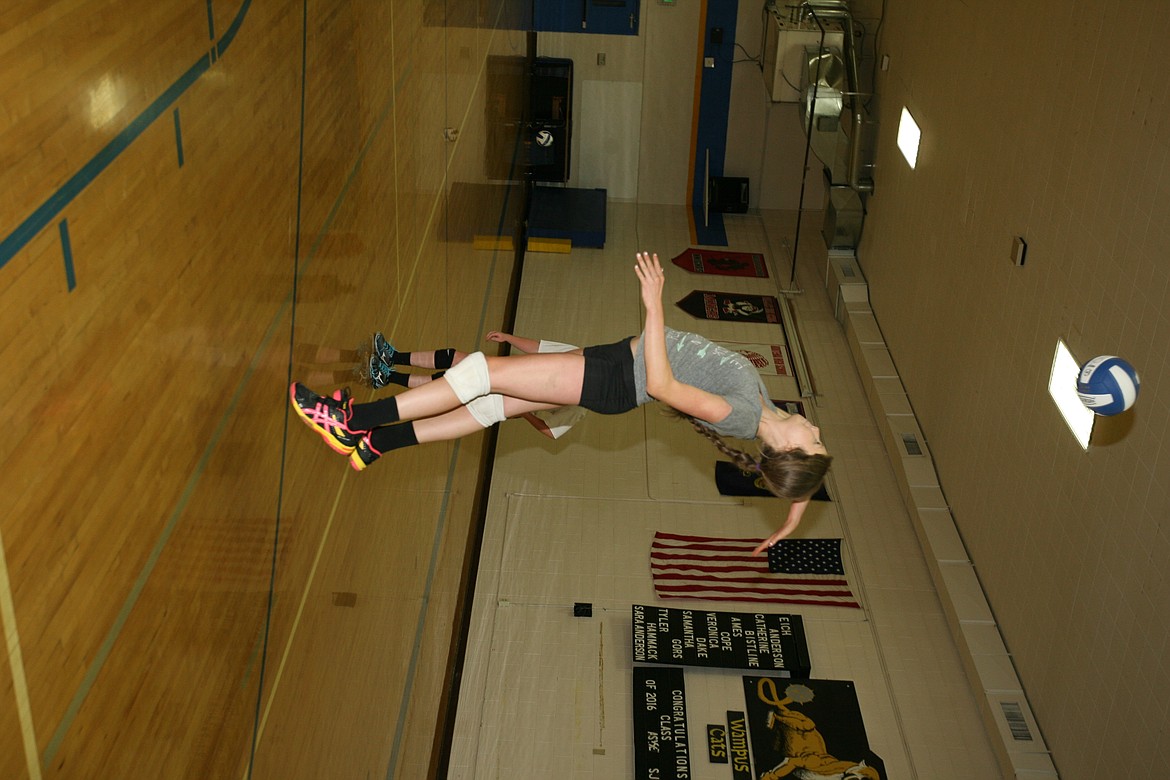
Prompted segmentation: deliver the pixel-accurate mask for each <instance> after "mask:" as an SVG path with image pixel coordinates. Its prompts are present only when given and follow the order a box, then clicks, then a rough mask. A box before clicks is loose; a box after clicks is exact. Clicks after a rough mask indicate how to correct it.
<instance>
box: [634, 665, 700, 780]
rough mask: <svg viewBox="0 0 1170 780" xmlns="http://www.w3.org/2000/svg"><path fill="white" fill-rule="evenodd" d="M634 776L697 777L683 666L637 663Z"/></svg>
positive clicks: (652, 779)
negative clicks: (693, 770) (692, 754)
mask: <svg viewBox="0 0 1170 780" xmlns="http://www.w3.org/2000/svg"><path fill="white" fill-rule="evenodd" d="M634 777H636V778H639V780H690V778H692V777H694V773H693V772H692V771H691V756H690V738H689V735H688V733H687V697H686V687H685V686H684V684H683V670H682V669H672V668H669V667H665V668H664V667H651V666H635V667H634Z"/></svg>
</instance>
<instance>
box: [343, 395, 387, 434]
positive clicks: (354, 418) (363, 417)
mask: <svg viewBox="0 0 1170 780" xmlns="http://www.w3.org/2000/svg"><path fill="white" fill-rule="evenodd" d="M350 408H351V410H352V413H351V414H350V416H349V420H348V421H347V423H346V424H347V425H348V427H349V429H350V430H351V431H372V430H374V429H375V428H377V427H379V426H381V425H389V424H390V423H395V422H398V399H396V398H394V397H393V396H391V397H390V398H381V399H379V400H377V401H372V402H370V403H368V404H354V405H353V406H352V407H350Z"/></svg>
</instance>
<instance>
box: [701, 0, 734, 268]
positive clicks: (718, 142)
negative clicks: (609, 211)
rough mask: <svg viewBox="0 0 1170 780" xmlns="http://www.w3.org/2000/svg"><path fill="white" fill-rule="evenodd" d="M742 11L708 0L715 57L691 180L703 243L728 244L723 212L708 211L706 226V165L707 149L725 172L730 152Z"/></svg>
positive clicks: (707, 46)
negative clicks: (734, 51)
mask: <svg viewBox="0 0 1170 780" xmlns="http://www.w3.org/2000/svg"><path fill="white" fill-rule="evenodd" d="M738 15H739V2H738V0H736V2H713V3H708V4H707V19H706V31H705V32H704V34H703V52H702V54H701V55H700V56H702V57H713V58H714V59H715V67H714V68H703V75H702V76H701V82H700V85H699V123H698V128H697V129H698V132H697V134H696V144H695V147H696V148H695V150H694V152H695V180H694V181H693V182H692V183H691V186H692V190H691V204H692V208H693V209H694V214H695V235H696V237H697V239H698V242H699V243H700V244H707V245H710V246H727V231H726V230H724V228H723V215H722V214H719V213H711V214H709V215H708V221H709V222H710V224H709V225H707V226H706V227H704V226H703V189H704V187H705V186H706V182H705V181H704V179H703V171H704V170H705V168H706V163H707V158H706V155H707V152H708V151H710V153H711V170H710V173H711V175H712V176H722V175H723V162H724V157H725V156H726V154H727V117H728V114H729V113H730V111H731V68H732V65H731V62H730V61H731V60H732V59H734V58H733V57H728V56H726V51H727V49H728V48H730V47H733V46H734V41H735V23H736V18H737V17H738ZM716 27H718V28H721V29H722V30H723V43H721V44H716V43H711V30H713V29H714V28H716Z"/></svg>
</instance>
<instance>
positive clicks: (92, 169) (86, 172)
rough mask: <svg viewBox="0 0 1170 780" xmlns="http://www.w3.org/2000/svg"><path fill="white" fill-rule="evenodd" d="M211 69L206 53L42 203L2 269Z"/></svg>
mask: <svg viewBox="0 0 1170 780" xmlns="http://www.w3.org/2000/svg"><path fill="white" fill-rule="evenodd" d="M251 4H252V2H251V0H244V3H243V5H242V6H240V10H239V12H238V13H237V14H236V17H235V19H233V20H232V24H231V26H230V27H229V28H228V31H227V33H225V34H224V37H223V39H221V40H220V41H219V43H218V44H217V46H216V49H217V51H218V54H219V55H220V56H222V55H223V53H224V51H225V50H226V49H227V47H228V45H229V44H230V43H231V39H232V38H234V37H235V35H236V32H237V31H238V30H239V28H240V25H241V24H243V22H244V16H245V14H247V12H248V8H249V6H251ZM209 67H211V56H210V54H205V55H203V56H202V57H200V58H199V59H198V60H197V61H196V62H195V64H194V65H192V66H191V67H190V68H188V69H187V72H186V73H184V74H183V75H182V76H180V77H179V79H178V80H177V81H176V82H175V83H174V84H172V85H171V86H170V87H168V88H167V90H166V91H165V92H163V93H162V94H161V95H159V96H158V97H157V98H156V99H155V100H154V102H153V103H151V104H150V105H149V106H147V107H146V109H145V110H144V111H143V112H142V113H141V114H139V115H138V116H136V117H135V118H134V119H133V120H131V122H130V124H129V125H127V126H126V127H125V129H123V130H122V132H120V133H118V135H116V136H114V139H113V140H112V141H110V142H109V143H108V144H106V146H105V148H103V149H102V150H101V151H99V152H98V153H97V154H95V155H94V156H93V158H92V159H91V160H90V161H89V162H87V163H86V164H85V165H83V166H82V167H81V170H79V171H78V172H77V173H75V174H73V176H72V177H70V179H69V180H68V181H67V182H65V183H64V184H63V185H61V188H60V189H58V190H57V191H56V192H54V193H53V194H52V195H50V196H49V199H48V200H46V201H45V202H44V203H42V204H41V205H40V206H39V207H38V208H37V209H36V211H34V212H33V213H32V214H30V215H29V216H28V217H27V218H25V220H24V221H23V222H21V223H20V225H18V226H17V227H16V229H15V230H13V231H12V232H11V233H9V234H8V235H7V236H5V237H4V240H2V241H0V268H3V267H4V266H6V265H8V261H9V260H11V259H12V258H13V257H15V256H16V253H17V252H19V251H20V250H21V249H24V247H25V246H26V245H27V244H28V242H29V241H31V240H32V239H33V238H34V237H35V236H36V235H37V234H38V233H40V232H41V231H42V230H43V229H44V228H45V226H47V225H48V224H49V223H50V222H52V221H53V220H54V219H56V218H57V217H58V216H59V215H60V214H61V212H62V211H63V210H64V209H65V207H66V206H68V205H69V204H70V203H72V202H73V199H74V198H76V197H77V196H78V195H80V194H81V192H82V190H84V189H85V188H86V187H88V186H89V185H90V183H91V182H93V180H94V179H96V178H97V177H98V176H99V175H101V173H102V171H104V170H105V169H106V168H108V167H109V166H110V163H112V162H113V161H114V160H115V159H117V157H118V155H120V154H121V153H122V152H124V151H126V149H127V148H128V147H129V146H130V144H132V143H134V141H135V140H137V139H138V136H140V135H142V133H143V131H144V130H146V128H147V127H149V126H150V124H151V123H152V122H154V120H156V119H158V118H159V117H160V116H161V115H162V113H163V112H164V111H166V110H167V109H168V108H170V107H171V105H172V104H173V103H174V102H175V101H176V100H177V99H178V97H179V95H181V94H182V93H183V92H185V91H186V90H187V89H188V88H189V87H190V86H191V85H192V84H194V83H195V81H196V80H197V79H198V78H199V77H200V76H202V75H203V74H204V73H205V72H207V69H208V68H209Z"/></svg>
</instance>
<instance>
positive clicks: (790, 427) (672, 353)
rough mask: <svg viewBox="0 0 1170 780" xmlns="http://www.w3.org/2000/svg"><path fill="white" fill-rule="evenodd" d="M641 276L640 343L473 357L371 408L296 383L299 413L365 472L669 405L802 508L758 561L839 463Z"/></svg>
mask: <svg viewBox="0 0 1170 780" xmlns="http://www.w3.org/2000/svg"><path fill="white" fill-rule="evenodd" d="M634 272H635V274H636V275H637V277H638V282H639V284H640V286H641V293H642V303H643V305H644V306H645V309H646V326H645V329H644V330H643V331H642V334H641V335H640V336H630V337H628V338H625V339H623V340H621V341H618V342H616V343H614V344H606V345H603V346H597V347H586V348H585V349H583V350H577V351H573V352H561V353H542V354H527V355H509V356H507V357H487V356H485V355H484V354H483V353H482V352H475V353H472V354H471V355H468V356H467V357H466V358H465V359H463V360H461V361H460V362H459V363H457V364H456V365H455V366H454V367H452V368H450V369H448V370H447V371H446V373H445V374H444V375H443V376H442V377H441V378H440V379H437V380H435V381H433V382H428V383H426V384H423V385H420V386H418V387H415V388H411V389H409V390H407V391H406V392H403V393H400V394H399V395H397V396H393V397H390V398H384V399H379V400H377V401H373V402H371V403H366V404H358V403H354V402H353V400H352V399H350V398H345V399H344V400H338V399H336V398H330V397H326V396H321V395H318V394H316V393H314V392H312V391H311V390H309V389H308V388H307V387H305V386H304V385H302V384H300V383H297V382H294V383H293V384H292V386H291V387H290V388H289V394H290V397H291V400H292V404H293V407H294V408H295V409H296V412H297V414H298V415H300V417H301V418H302V419H303V420H304V421H305V422H306V423H307V424H308V425H309V426H310V427H312V428H313V429H314V430H316V431H317V432H318V433H319V434H320V435H321V437H322V438H323V439H324V440H325V443H326V444H328V445H329V446H330V447H332V448H333V449H334V450H336V451H337V452H339V453H342V454H345V455H348V456H349V458H350V463H351V465H352V466H353V467H354V468H355V469H357V470H359V471H361V470H363V469H365V468H366V467H367V466H369V465H370V464H371V463H373V462H374V461H376V460H377V459H378V458H379V457H381V456H382V455H384V454H386V453H387V452H390V451H391V450H395V449H399V448H401V447H409V446H413V445H416V444H424V443H427V442H433V441H446V440H449V439H455V438H459V437H461V436H466V435H468V434H471V433H474V432H476V431H478V430H482V429H484V428H488V427H490V426H492V425H495V424H496V423H499V422H503V421H504V420H506V419H508V418H509V417H518V416H522V415H524V414H526V413H530V412H535V411H539V410H546V409H553V408H556V407H561V406H574V405H575V406H581V407H584V408H585V409H588V410H589V411H592V412H597V413H598V414H622V413H623V412H628V411H630V410H631V409H634V408H636V407H638V406H641V405H643V404H646V403H649V402H650V401H660V402H662V403H664V404H666V405H667V406H670V407H671V408H672V409H674V410H675V412H677V413H678V414H679V415H680V416H682V417H685V418H687V419H688V420H690V422H691V425H693V426H694V428H695V430H696V431H698V432H699V433H700V434H702V435H703V436H704V437H706V438H707V439H709V440H710V441H711V443H712V444H714V445H715V446H716V447H717V448H718V449H719V450H720V451H721V452H723V453H724V454H725V455H727V456H728V457H730V458H732V460H733V461H735V463H736V465H738V466H739V467H740V468H742V469H745V470H750V471H755V472H758V473H759V474H760V475H761V476H762V477H763V479H764V483H765V484H766V485H767V486H768V489H769V490H771V491H772V493H774V494H775V495H777V496H779V497H781V498H787V499H791V500H792V502H793V503H792V507H791V509H790V510H789V512H788V518H787V519H786V520H785V522H784V523H783V525H781V526H780V528H779V529H778V530H777V531H776V533H774V534H772V536H770V537H769V538H768V539H766V540H764V543H763V544H761V545H760V547H759V548H758V550H757V552H758V551H759V550H762V549H764V548H765V547H767V546H770V545H771V544H774V543H775V542H777V541H779V540H780V539H782V538H784V537H785V536H787V535H788V534H790V533H792V531H793V530H795V528H796V526H797V524H798V523H799V522H800V519H801V517H802V515H803V514H804V510H805V509H806V508H807V506H808V502H809V499H810V497H811V496H812V494H813V493H814V492H815V491H816V489H817V488H818V487H820V484H821V482H822V481H823V480H824V477H825V474H826V472H827V471H828V468H829V463H830V462H831V460H832V458H830V457H829V453H828V451H827V450H826V449H825V445H824V444H823V443H822V441H821V432H820V429H819V428H817V427H816V426H815V425H813V424H812V423H810V422H809V421H808V420H806V419H805V418H804V417H802V416H800V415H798V414H788V413H786V412H784V411H781V410H780V409H777V408H776V406H775V405H773V404H772V402H771V401H770V400H769V399H768V394H767V391H766V389H765V388H764V384H763V382H762V380H761V379H760V375H759V374H758V373H757V372H756V369H755V368H754V367H753V366H752V364H751V363H750V362H749V361H748V360H747V359H746V358H744V357H742V356H741V355H738V354H736V353H735V352H732V351H730V350H728V349H725V348H723V347H720V346H719V345H717V344H714V343H712V342H711V341H708V340H707V339H705V338H703V337H702V336H699V335H697V334H694V333H684V332H681V331H676V330H674V329H672V328H667V327H666V324H665V319H664V314H663V305H662V288H663V284H664V279H665V277H664V274H663V270H662V265H661V264H660V263H659V261H658V255H657V254H653V255H651V254H647V253H644V252H639V253H638V255H637V265H636V266H635V268H634ZM723 436H731V437H735V438H739V439H747V440H752V439H756V440H759V442H760V452H759V455H753V454H751V453H748V452H745V451H743V450H739V449H737V448H734V447H732V446H731V445H729V444H727V443H726V442H725V441H723V438H722V437H723Z"/></svg>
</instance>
